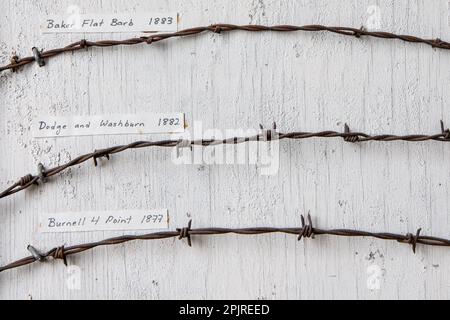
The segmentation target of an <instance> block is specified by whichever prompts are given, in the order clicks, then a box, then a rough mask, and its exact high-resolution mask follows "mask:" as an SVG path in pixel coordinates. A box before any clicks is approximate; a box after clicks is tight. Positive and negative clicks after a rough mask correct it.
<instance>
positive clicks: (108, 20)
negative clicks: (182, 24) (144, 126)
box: [41, 12, 178, 33]
mask: <svg viewBox="0 0 450 320" xmlns="http://www.w3.org/2000/svg"><path fill="white" fill-rule="evenodd" d="M41 30H42V32H43V33H74V32H89V33H96V32H99V33H100V32H146V31H147V32H157V31H163V32H168V31H177V30H178V14H177V13H174V12H169V13H139V14H137V13H129V14H126V13H121V14H79V13H77V12H74V13H71V14H68V15H66V16H48V17H45V19H43V21H42V23H41Z"/></svg>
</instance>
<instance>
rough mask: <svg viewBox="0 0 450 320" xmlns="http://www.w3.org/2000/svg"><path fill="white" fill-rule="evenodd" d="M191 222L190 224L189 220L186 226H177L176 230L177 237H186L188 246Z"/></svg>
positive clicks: (190, 244) (190, 243)
mask: <svg viewBox="0 0 450 320" xmlns="http://www.w3.org/2000/svg"><path fill="white" fill-rule="evenodd" d="M191 224H192V220H189V222H188V225H187V227H184V228H177V232H178V233H179V234H180V235H179V236H178V239H179V240H182V239H184V238H186V239H187V243H188V246H189V247H192V242H191V234H190V231H191Z"/></svg>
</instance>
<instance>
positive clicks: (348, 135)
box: [344, 124, 359, 143]
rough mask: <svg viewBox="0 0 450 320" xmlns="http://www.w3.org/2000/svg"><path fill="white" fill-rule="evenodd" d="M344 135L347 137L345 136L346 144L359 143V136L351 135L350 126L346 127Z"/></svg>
mask: <svg viewBox="0 0 450 320" xmlns="http://www.w3.org/2000/svg"><path fill="white" fill-rule="evenodd" d="M344 133H345V134H346V136H344V141H345V142H351V143H355V142H358V141H359V136H358V135H357V134H353V135H352V134H351V131H350V128H349V126H348V124H345V125H344Z"/></svg>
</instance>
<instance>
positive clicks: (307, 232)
mask: <svg viewBox="0 0 450 320" xmlns="http://www.w3.org/2000/svg"><path fill="white" fill-rule="evenodd" d="M300 219H301V221H302V227H301V229H300V230H301V231H300V233H299V234H298V241H300V240H302V238H313V239H314V227H313V224H312V220H311V215H310V214H309V212H308V216H307V219H308V224H305V217H304V216H303V215H301V216H300Z"/></svg>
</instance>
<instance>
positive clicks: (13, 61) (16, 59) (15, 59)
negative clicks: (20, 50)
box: [10, 54, 19, 72]
mask: <svg viewBox="0 0 450 320" xmlns="http://www.w3.org/2000/svg"><path fill="white" fill-rule="evenodd" d="M10 62H11V64H12V65H15V64H17V63H18V62H19V56H18V55H16V54H13V56H12V57H11V60H10ZM11 71H12V72H16V71H17V67H13V68H11Z"/></svg>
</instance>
